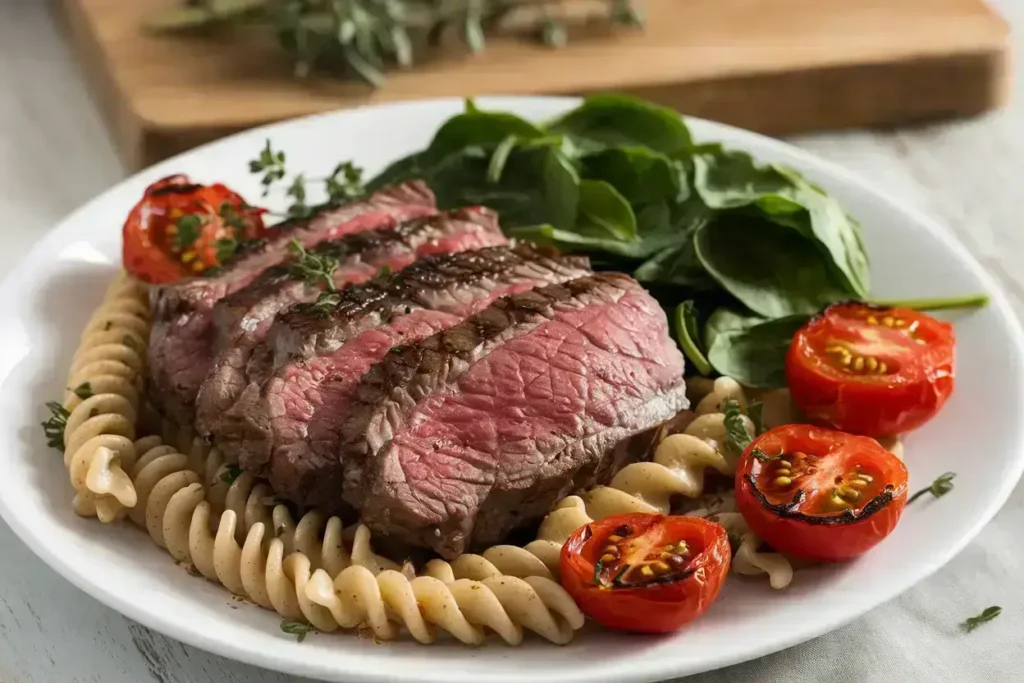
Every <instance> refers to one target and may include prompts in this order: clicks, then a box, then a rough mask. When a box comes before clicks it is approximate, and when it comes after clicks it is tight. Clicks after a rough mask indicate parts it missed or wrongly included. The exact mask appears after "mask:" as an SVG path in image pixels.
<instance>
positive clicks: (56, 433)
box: [42, 401, 71, 453]
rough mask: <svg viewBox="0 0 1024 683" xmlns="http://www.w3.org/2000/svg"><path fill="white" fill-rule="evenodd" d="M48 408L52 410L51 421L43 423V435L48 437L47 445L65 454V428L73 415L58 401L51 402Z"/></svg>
mask: <svg viewBox="0 0 1024 683" xmlns="http://www.w3.org/2000/svg"><path fill="white" fill-rule="evenodd" d="M46 407H47V408H49V409H50V419H48V420H47V421H46V422H43V423H42V425H43V434H45V435H46V445H47V446H49V447H50V448H56V449H57V450H59V451H60V452H61V453H63V452H64V428H65V427H67V426H68V418H69V417H70V416H71V413H70V412H68V410H67V408H65V407H64V406H62V405H61V404H60V403H57V402H56V401H49V402H47V404H46Z"/></svg>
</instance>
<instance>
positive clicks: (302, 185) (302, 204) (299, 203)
mask: <svg viewBox="0 0 1024 683" xmlns="http://www.w3.org/2000/svg"><path fill="white" fill-rule="evenodd" d="M285 194H287V195H288V196H289V197H291V198H292V199H294V200H295V201H294V202H292V205H291V206H289V207H288V216H289V217H291V218H304V217H306V216H308V215H309V214H310V208H309V206H308V205H307V204H306V179H305V177H304V176H303V175H302V174H301V173H300V174H298V175H297V176H295V178H294V179H293V180H292V184H291V185H289V186H288V190H287V192H286V193H285Z"/></svg>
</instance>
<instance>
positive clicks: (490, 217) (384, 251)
mask: <svg viewBox="0 0 1024 683" xmlns="http://www.w3.org/2000/svg"><path fill="white" fill-rule="evenodd" d="M507 242H508V240H507V239H506V238H505V236H504V235H503V234H502V232H501V229H500V228H499V227H498V218H497V215H496V214H495V213H494V212H493V211H490V210H489V209H484V208H481V207H473V208H467V209H460V210H458V211H451V212H448V213H445V214H437V215H434V216H427V217H423V218H415V219H413V220H411V221H406V222H405V223H401V224H399V225H398V226H396V227H393V228H382V229H379V230H367V231H364V232H358V233H353V234H350V235H347V236H346V237H343V238H341V239H339V240H331V241H328V242H321V243H320V244H319V245H318V246H317V247H315V248H314V249H313V253H318V254H323V255H327V256H331V257H333V258H335V259H337V260H338V263H339V265H338V267H337V268H336V269H335V270H334V272H333V277H332V279H333V280H334V284H335V286H336V287H338V288H339V289H341V288H342V287H344V286H345V285H347V284H350V283H358V282H365V281H366V280H369V279H370V278H372V277H373V276H375V275H376V274H377V273H378V272H380V271H381V269H382V268H385V267H387V268H389V269H391V270H392V271H398V270H401V269H402V268H405V267H406V266H408V265H409V264H410V263H412V262H413V261H415V260H416V259H417V258H419V257H421V256H427V255H430V254H436V253H449V252H460V251H467V250H473V249H480V248H482V247H489V246H496V245H502V244H506V243H507ZM321 285H322V283H317V284H316V285H315V286H311V285H309V284H307V283H305V282H303V281H301V280H297V279H296V278H294V277H292V275H291V274H290V273H289V271H288V269H287V268H272V269H271V270H269V271H267V272H265V273H263V274H262V275H260V276H259V277H258V278H256V280H255V281H253V282H252V283H251V284H249V285H248V286H247V287H245V288H243V289H240V290H239V291H237V292H235V293H234V294H231V295H230V296H227V297H225V298H224V299H222V300H221V301H220V302H218V303H217V305H216V306H215V307H214V314H213V319H214V325H215V327H216V338H217V344H216V348H217V357H216V360H215V361H214V363H213V370H212V371H211V372H210V374H209V375H208V376H207V378H206V380H205V381H204V382H203V385H202V388H201V389H200V390H199V396H198V398H197V399H196V426H197V428H198V430H199V432H200V433H201V434H204V435H209V434H212V433H213V432H215V431H217V423H218V422H219V421H220V420H221V419H222V418H223V416H224V415H225V413H226V412H227V411H228V410H229V409H230V408H231V407H232V406H233V405H234V404H235V401H236V400H237V399H238V397H239V396H240V395H241V393H242V391H243V390H244V389H245V387H246V385H247V384H248V383H249V382H250V381H258V379H263V378H259V377H254V378H252V380H250V378H249V377H248V376H247V373H246V366H247V365H248V364H249V361H250V358H251V356H252V352H253V349H254V348H255V347H256V345H257V344H258V343H259V342H261V341H262V340H263V338H264V337H265V336H266V334H267V332H268V331H269V329H270V327H271V325H272V323H273V322H274V319H275V317H276V316H277V314H278V313H280V312H281V311H283V310H285V309H286V308H289V307H291V306H292V305H294V304H298V303H307V302H311V301H313V300H314V299H315V298H317V296H318V295H319V294H320V292H321V289H320V286H321ZM256 365H257V367H258V366H259V363H258V362H257V363H256ZM254 374H257V375H258V374H261V371H260V370H254ZM264 378H265V377H264ZM224 450H225V451H226V452H227V455H228V456H229V459H230V458H231V457H232V456H233V453H231V452H230V451H231V450H232V449H231V444H230V443H228V444H225V448H224Z"/></svg>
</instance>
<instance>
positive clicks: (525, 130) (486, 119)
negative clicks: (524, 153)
mask: <svg viewBox="0 0 1024 683" xmlns="http://www.w3.org/2000/svg"><path fill="white" fill-rule="evenodd" d="M510 135H514V136H516V137H517V138H519V139H521V140H529V139H530V138H539V137H543V136H544V132H543V131H542V130H541V129H540V128H538V127H537V126H535V125H534V124H532V123H530V122H529V121H527V120H525V119H521V118H519V117H518V116H516V115H514V114H507V113H505V112H495V111H481V110H479V109H477V108H476V107H475V105H473V103H472V100H467V102H466V112H465V113H462V114H458V115H457V116H453V117H452V118H450V119H448V120H447V121H446V122H445V123H444V125H442V126H441V127H440V128H439V129H438V131H437V133H435V134H434V139H433V140H431V142H430V145H429V146H428V147H427V149H426V151H425V153H426V155H427V157H428V159H429V160H432V161H435V162H436V161H438V160H440V159H442V158H443V157H446V156H448V155H449V154H452V153H455V152H458V151H460V150H463V149H465V148H466V147H484V148H490V147H495V146H497V145H499V144H501V142H502V141H503V140H505V139H506V138H507V137H509V136H510Z"/></svg>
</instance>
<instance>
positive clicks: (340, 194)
mask: <svg viewBox="0 0 1024 683" xmlns="http://www.w3.org/2000/svg"><path fill="white" fill-rule="evenodd" d="M285 158H286V157H285V153H284V152H283V151H280V150H275V149H274V148H273V147H272V146H271V144H270V140H269V139H268V140H267V142H266V144H265V145H264V147H263V149H262V150H260V154H259V156H258V157H256V158H255V159H253V160H251V161H250V162H249V171H250V172H251V173H257V174H261V178H260V184H261V185H263V196H264V197H266V196H267V194H268V193H269V192H270V190H271V189H272V188H273V186H274V185H275V184H276V183H278V182H280V181H283V180H284V179H285V177H286V176H287V174H288V173H287V169H286V166H285ZM310 183H323V185H324V191H325V192H326V194H327V204H329V205H337V204H345V203H347V202H350V201H352V200H354V199H357V198H359V197H361V196H363V195H364V194H366V188H365V187H364V186H363V169H362V168H360V167H359V166H356V165H355V164H354V163H352V162H351V161H343V162H341V163H340V164H338V165H337V166H335V167H334V171H333V172H332V173H331V174H330V175H329V176H327V177H326V178H314V179H309V180H307V179H306V177H305V176H304V175H303V174H301V173H299V174H298V175H296V176H295V177H294V178H292V180H291V182H290V183H289V184H288V188H287V189H286V190H285V194H286V195H287V196H289V197H291V198H292V200H293V201H292V204H291V206H289V207H288V209H287V211H286V213H285V216H287V217H288V218H305V217H307V216H310V215H311V214H313V213H314V211H315V207H312V206H310V205H309V204H308V202H307V188H308V186H309V184H310ZM222 211H223V209H222ZM221 215H222V216H223V215H224V214H223V213H222V214H221ZM230 218H231V216H224V220H225V222H227V223H228V224H229V225H230Z"/></svg>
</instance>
